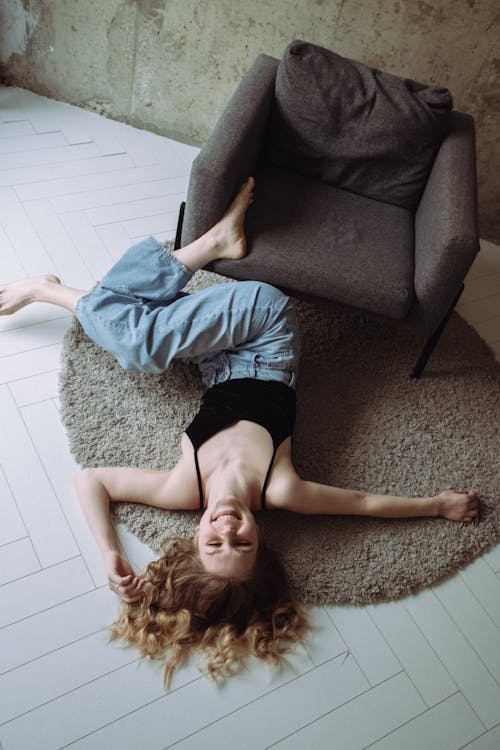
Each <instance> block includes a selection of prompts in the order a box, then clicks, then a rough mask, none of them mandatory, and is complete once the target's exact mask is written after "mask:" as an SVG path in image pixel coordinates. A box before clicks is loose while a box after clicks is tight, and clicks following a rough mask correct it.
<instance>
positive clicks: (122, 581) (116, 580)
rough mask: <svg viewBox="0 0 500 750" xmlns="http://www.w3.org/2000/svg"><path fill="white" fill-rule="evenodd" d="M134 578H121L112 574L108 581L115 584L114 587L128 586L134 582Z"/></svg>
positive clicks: (129, 576) (116, 574)
mask: <svg viewBox="0 0 500 750" xmlns="http://www.w3.org/2000/svg"><path fill="white" fill-rule="evenodd" d="M132 578H133V576H131V575H128V576H121V575H119V574H118V573H113V572H110V573H109V575H108V580H109V581H111V582H112V583H113V585H114V586H126V585H127V583H129V582H130V581H131V580H132Z"/></svg>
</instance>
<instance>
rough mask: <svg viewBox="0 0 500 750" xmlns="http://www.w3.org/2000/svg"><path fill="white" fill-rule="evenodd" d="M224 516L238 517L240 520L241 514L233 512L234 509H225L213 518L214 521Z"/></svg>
mask: <svg viewBox="0 0 500 750" xmlns="http://www.w3.org/2000/svg"><path fill="white" fill-rule="evenodd" d="M224 516H228V517H229V518H236V520H238V521H240V520H241V519H240V516H239V515H238V514H237V513H233V512H232V511H223V512H222V513H218V514H217V515H216V516H215V518H212V523H214V522H215V521H217V520H218V519H219V518H223V517H224Z"/></svg>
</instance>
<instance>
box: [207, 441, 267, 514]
mask: <svg viewBox="0 0 500 750" xmlns="http://www.w3.org/2000/svg"><path fill="white" fill-rule="evenodd" d="M193 453H194V465H195V467H196V477H197V479H198V492H199V495H200V510H204V501H203V485H202V483H201V472H200V464H199V463H198V451H196V450H194V451H193ZM275 457H276V448H275V449H274V451H273V455H272V458H271V462H270V464H269V468H268V470H267V474H266V478H265V479H264V484H263V485H262V492H261V493H260V508H261V510H265V509H266V490H267V483H268V482H269V477H270V476H271V471H272V469H273V464H274V459H275Z"/></svg>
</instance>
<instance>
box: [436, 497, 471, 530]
mask: <svg viewBox="0 0 500 750" xmlns="http://www.w3.org/2000/svg"><path fill="white" fill-rule="evenodd" d="M437 500H438V508H439V509H438V515H439V516H443V518H449V519H450V520H451V521H463V522H465V523H470V522H471V521H473V520H474V519H475V518H477V493H476V492H474V491H473V490H466V491H459V490H446V491H445V492H441V493H440V494H439V495H438V496H437Z"/></svg>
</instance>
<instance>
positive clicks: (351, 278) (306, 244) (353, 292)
mask: <svg viewBox="0 0 500 750" xmlns="http://www.w3.org/2000/svg"><path fill="white" fill-rule="evenodd" d="M256 182H257V186H258V187H257V189H256V191H255V202H254V205H253V206H251V207H250V209H249V211H248V213H247V217H246V223H245V229H246V234H247V239H248V246H249V247H248V249H249V252H248V254H247V256H246V257H245V258H242V259H241V260H237V261H230V260H220V261H216V262H215V263H213V264H212V265H211V269H212V270H214V271H217V272H219V273H222V274H225V275H227V276H231V277H232V278H235V279H258V280H260V281H266V282H268V283H269V284H274V285H275V286H278V287H281V288H282V289H285V290H286V291H287V292H289V293H295V294H299V295H306V296H308V295H310V296H314V297H320V298H323V299H326V300H330V301H333V302H337V303H340V304H344V305H348V306H352V307H355V308H358V309H360V310H365V311H367V312H371V313H375V314H377V315H384V316H387V317H388V318H390V319H392V320H401V319H403V318H404V317H405V316H406V315H407V313H408V310H409V309H410V306H411V304H412V301H413V297H414V291H413V278H414V217H413V214H412V213H411V212H410V211H408V210H407V209H404V208H400V207H399V206H392V205H390V204H388V203H380V202H379V201H374V200H371V199H370V198H365V197H363V196H359V195H355V194H353V193H350V192H348V191H346V190H339V189H338V188H334V187H332V186H330V185H327V184H325V183H323V182H319V181H317V180H311V179H310V178H308V177H303V176H301V175H298V174H296V173H292V172H287V171H285V170H283V169H279V168H277V167H273V166H271V165H261V167H260V168H259V169H258V170H257V172H256Z"/></svg>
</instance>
